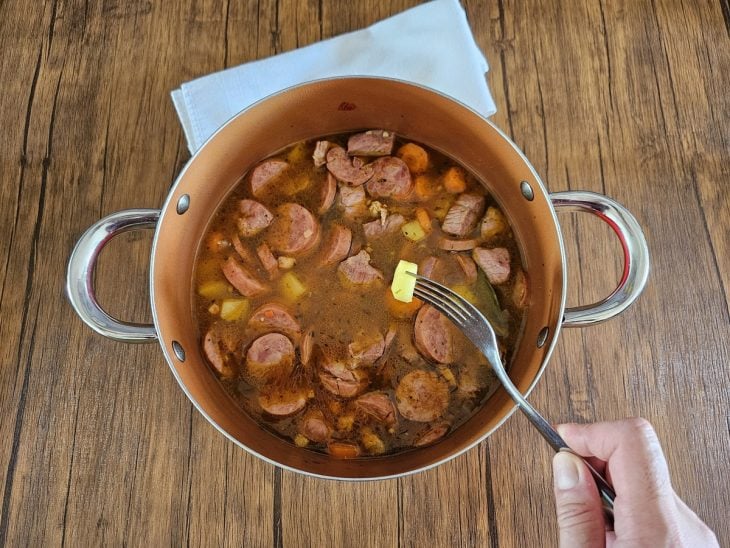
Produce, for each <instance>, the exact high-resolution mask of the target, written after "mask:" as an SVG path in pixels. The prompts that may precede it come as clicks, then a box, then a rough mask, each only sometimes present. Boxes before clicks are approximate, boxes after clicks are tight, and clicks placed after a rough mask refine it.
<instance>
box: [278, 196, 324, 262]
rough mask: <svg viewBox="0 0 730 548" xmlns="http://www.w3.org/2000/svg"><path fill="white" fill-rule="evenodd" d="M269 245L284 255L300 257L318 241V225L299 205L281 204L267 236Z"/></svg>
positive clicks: (312, 216) (307, 211)
mask: <svg viewBox="0 0 730 548" xmlns="http://www.w3.org/2000/svg"><path fill="white" fill-rule="evenodd" d="M267 237H268V241H269V245H270V246H271V248H272V249H273V250H274V251H277V252H279V253H282V254H284V255H302V254H304V253H306V252H307V251H310V250H311V249H312V248H314V246H316V245H317V242H318V241H319V223H318V222H317V220H316V219H315V218H314V215H312V214H311V213H310V212H309V210H307V209H306V208H304V207H302V206H300V205H299V204H294V203H289V204H282V205H280V206H279V207H278V208H276V218H275V219H274V222H273V223H272V224H271V227H270V228H269V232H268V234H267Z"/></svg>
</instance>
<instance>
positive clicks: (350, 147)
mask: <svg viewBox="0 0 730 548" xmlns="http://www.w3.org/2000/svg"><path fill="white" fill-rule="evenodd" d="M394 142H395V133H393V132H392V131H385V130H382V129H370V130H368V131H366V132H364V133H356V134H355V135H351V136H350V138H349V139H348V140H347V153H348V154H349V155H350V156H387V155H388V154H390V153H391V152H392V151H393V143H394Z"/></svg>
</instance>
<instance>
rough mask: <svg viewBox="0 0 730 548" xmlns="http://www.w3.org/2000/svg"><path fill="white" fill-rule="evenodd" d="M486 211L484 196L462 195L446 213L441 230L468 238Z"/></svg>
mask: <svg viewBox="0 0 730 548" xmlns="http://www.w3.org/2000/svg"><path fill="white" fill-rule="evenodd" d="M483 211H484V196H480V195H479V194H461V195H460V196H459V197H458V198H457V199H456V201H455V202H454V203H453V204H452V206H451V207H450V208H449V211H448V212H447V213H446V218H445V219H444V222H443V224H442V225H441V229H442V230H443V231H444V232H446V233H448V234H451V235H452V236H458V237H460V238H463V237H464V236H468V235H469V234H470V233H471V231H472V230H474V227H476V225H477V221H478V220H479V217H480V216H481V214H482V212H483Z"/></svg>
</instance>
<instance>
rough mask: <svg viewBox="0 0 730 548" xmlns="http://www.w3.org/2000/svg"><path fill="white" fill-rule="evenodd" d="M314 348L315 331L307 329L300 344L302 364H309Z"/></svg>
mask: <svg viewBox="0 0 730 548" xmlns="http://www.w3.org/2000/svg"><path fill="white" fill-rule="evenodd" d="M313 350H314V331H312V330H311V329H307V331H306V332H305V333H304V337H303V338H302V343H301V344H300V345H299V360H300V361H301V362H302V365H309V360H311V359H312V351H313Z"/></svg>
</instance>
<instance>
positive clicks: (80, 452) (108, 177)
mask: <svg viewBox="0 0 730 548" xmlns="http://www.w3.org/2000/svg"><path fill="white" fill-rule="evenodd" d="M414 3H415V2H411V1H401V0H393V1H377V2H376V1H374V0H367V1H365V0H362V1H360V0H353V1H352V2H348V3H346V4H344V3H340V2H336V1H333V0H298V1H297V0H289V1H280V2H278V1H275V0H260V1H258V2H246V1H244V0H230V1H229V2H226V1H224V0H200V1H195V0H182V1H180V2H163V1H161V0H103V1H96V2H94V1H78V0H68V1H65V0H50V1H46V2H42V3H41V2H38V3H33V4H30V3H28V2H26V1H25V0H0V53H1V55H0V82H2V97H1V98H0V142H1V143H2V146H1V147H0V234H1V236H0V280H2V282H1V284H2V285H1V288H0V322H1V324H0V341H2V342H1V343H0V499H1V500H2V506H1V508H0V546H2V545H7V546H25V545H32V546H48V545H59V544H60V545H68V546H87V545H132V546H139V545H145V546H147V545H151V546H160V545H168V544H172V545H182V544H188V545H195V546H198V545H214V546H219V545H247V546H268V545H274V546H299V545H303V546H395V545H405V546H433V545H435V546H495V547H496V546H550V545H554V544H555V543H556V540H557V528H556V521H555V516H554V504H553V499H552V479H551V468H550V458H551V453H550V451H549V449H548V447H547V446H546V445H545V443H544V442H543V441H542V440H541V439H540V438H539V437H538V435H537V434H536V433H535V432H534V431H533V430H532V429H531V427H530V426H529V424H528V423H527V421H526V420H525V419H524V418H523V417H521V416H514V417H512V418H511V419H510V420H509V421H508V422H507V423H506V424H505V425H504V427H502V428H501V429H500V430H499V431H498V432H497V433H496V434H494V435H493V436H492V437H490V438H489V439H488V440H487V441H485V442H483V443H482V444H480V445H479V446H478V447H477V448H475V449H473V450H472V451H469V452H468V453H466V454H465V455H463V456H461V457H459V458H457V459H455V460H453V461H452V462H450V463H448V464H445V465H443V466H440V467H438V468H436V469H434V470H431V471H428V472H425V473H421V474H418V475H415V476H411V477H406V478H402V479H398V480H391V481H382V482H372V483H357V484H355V483H340V482H333V481H322V480H316V479H311V478H306V477H303V476H300V475H297V474H294V473H290V472H283V471H281V470H279V469H277V468H275V467H274V466H272V465H269V464H267V463H264V462H263V461H261V460H259V459H257V458H255V457H252V456H250V455H248V454H247V453H245V452H244V451H242V450H240V449H238V448H237V447H235V446H234V445H233V444H232V443H230V442H229V441H227V440H226V439H225V438H223V437H222V436H221V435H220V434H218V433H217V432H216V431H215V430H214V428H213V427H212V426H210V425H209V424H208V423H207V422H206V421H205V420H204V419H203V418H202V417H201V415H200V414H199V413H198V412H197V411H195V410H194V409H193V408H192V405H191V404H190V402H189V401H188V400H187V398H186V397H185V395H184V394H183V392H182V391H181V390H180V389H179V388H178V386H177V383H176V382H175V380H174V378H173V376H172V375H171V374H170V371H169V369H168V367H167V366H166V364H165V362H164V359H163V357H162V353H161V352H160V350H159V348H158V347H157V346H156V345H142V346H134V345H125V344H121V343H116V342H112V341H109V340H105V339H103V338H102V337H100V336H98V335H95V334H94V333H92V331H91V330H90V329H88V328H86V327H85V326H84V325H83V324H82V323H81V322H80V320H78V318H77V317H76V316H75V314H74V313H73V311H72V309H71V308H70V306H69V304H68V303H67V301H66V299H65V298H64V294H63V285H64V275H65V262H66V260H67V257H68V255H69V252H70V250H71V248H72V246H73V244H74V242H75V241H76V239H77V238H78V237H79V235H80V234H81V233H82V231H83V230H84V229H85V228H86V227H87V226H89V225H90V224H92V223H93V222H95V221H96V220H97V219H99V218H100V217H102V216H104V215H106V214H108V213H111V212H113V211H117V210H120V209H124V208H130V207H157V206H159V205H161V204H162V202H163V200H164V198H165V195H166V193H167V190H168V188H169V185H170V184H171V182H172V181H173V180H174V177H175V175H176V173H178V172H179V170H180V169H181V167H182V165H183V164H184V163H185V161H186V160H187V159H188V157H189V155H188V152H187V149H186V146H185V142H184V138H183V135H182V131H181V128H180V125H179V123H178V120H177V117H176V115H175V112H174V109H173V107H172V103H171V101H170V99H169V95H168V94H169V91H170V90H171V89H173V88H175V87H177V86H178V85H179V84H180V83H181V82H183V81H186V80H190V79H192V78H194V77H196V76H200V75H203V74H207V73H209V72H212V71H215V70H219V69H222V68H224V67H227V66H233V65H237V64H239V63H242V62H246V61H251V60H255V59H261V58H264V57H267V56H269V55H272V54H275V53H277V52H283V51H287V50H290V49H293V48H296V47H299V46H303V45H306V44H309V43H312V42H315V41H318V40H320V39H322V38H328V37H331V36H335V35H337V34H340V33H343V32H346V31H350V30H355V29H358V28H361V27H363V26H366V25H368V24H370V23H373V22H375V21H377V20H379V19H382V18H384V17H387V16H389V15H391V14H394V13H397V12H399V11H401V10H403V9H405V8H407V7H409V6H411V5H412V4H414ZM464 7H465V9H466V11H467V15H468V18H469V22H470V25H471V28H472V29H473V31H474V34H475V37H476V39H477V42H478V43H479V46H480V47H481V48H482V49H483V51H484V52H485V54H486V56H487V58H488V60H489V62H490V65H491V68H490V71H489V73H488V77H487V78H488V82H489V84H490V86H491V89H492V91H493V93H494V96H495V100H496V103H497V106H498V112H497V114H496V115H495V116H494V118H493V119H494V121H495V123H496V124H497V125H498V126H500V127H501V128H503V129H504V130H505V132H506V133H508V134H509V135H510V136H511V137H512V138H513V139H514V140H515V142H516V143H517V144H518V145H519V146H520V147H521V148H522V149H523V150H524V151H525V152H526V154H527V156H528V157H529V158H530V159H531V161H532V163H533V164H534V166H535V167H536V169H537V171H538V172H539V173H540V174H541V175H542V177H543V180H544V181H545V182H546V184H547V185H548V187H549V188H550V190H552V191H556V190H564V189H568V188H570V189H588V190H593V191H596V192H601V193H605V194H607V195H609V196H612V197H614V198H616V199H618V200H619V201H620V202H622V203H623V204H625V205H626V206H627V207H628V208H629V209H630V210H631V211H632V212H633V213H634V214H635V215H636V216H637V217H638V219H639V220H640V222H641V224H642V226H643V227H644V230H645V232H646V236H647V239H648V242H649V246H650V249H651V254H652V273H651V279H650V282H649V284H648V286H647V288H646V290H645V292H644V295H643V296H642V297H641V299H640V300H639V301H638V303H637V304H636V305H635V306H633V307H632V308H631V309H629V310H628V311H626V312H625V313H624V314H622V315H621V316H620V317H618V318H616V319H614V320H612V321H610V322H607V323H605V324H601V325H598V326H594V327H591V328H585V329H575V330H565V331H563V333H562V335H561V340H560V342H559V345H558V347H557V351H556V352H555V354H554V357H553V360H552V363H551V364H550V367H549V368H548V370H547V372H546V374H545V375H544V377H543V378H542V380H541V381H540V383H539V385H538V387H537V389H536V390H535V392H534V394H533V396H532V398H531V399H532V401H533V403H534V404H535V406H536V407H537V408H538V409H540V410H542V411H543V412H544V414H545V415H546V416H547V417H549V418H551V419H552V420H553V421H555V422H560V421H570V420H574V421H581V422H583V421H595V420H604V419H614V418H621V417H628V416H635V415H641V416H644V417H646V418H648V419H649V420H650V421H652V422H653V423H654V425H655V427H656V429H657V431H658V433H659V437H660V439H661V441H662V443H663V446H664V449H665V451H666V454H667V458H668V461H669V465H670V469H671V472H672V475H673V482H674V486H675V488H676V490H677V492H678V493H679V494H680V496H682V497H683V498H684V500H685V501H686V502H687V503H688V504H689V506H691V507H692V508H694V509H695V510H696V511H697V513H698V514H699V515H700V516H701V517H702V518H703V519H704V520H705V521H706V522H707V523H708V524H709V525H710V526H711V527H712V528H713V529H714V530H715V531H716V532H717V535H718V537H719V539H720V542H721V544H724V545H727V544H730V526H729V525H728V520H727V515H728V508H730V484H729V483H728V481H727V469H728V464H730V432H729V430H730V396H729V391H730V388H729V387H730V369H729V368H728V364H729V363H730V259H729V257H730V190H729V189H730V163H729V161H728V160H729V157H730V94H729V93H728V91H727V90H728V89H730V39H729V36H730V31H729V26H728V25H729V24H730V7H729V6H728V2H727V0H706V1H704V0H703V1H695V0H617V1H608V0H590V1H589V0H585V1H577V0H568V1H561V0H535V1H534V2H532V1H531V2H524V1H522V0H493V1H488V2H476V1H473V0H469V1H466V2H465V3H464ZM584 217H585V216H567V215H566V216H561V223H562V226H563V233H564V236H565V241H566V244H567V251H568V254H569V258H570V277H569V284H570V302H571V303H572V304H577V303H587V302H589V301H593V300H596V299H598V298H600V297H602V296H603V295H605V294H606V293H608V292H609V291H610V290H611V289H612V286H613V283H615V280H616V279H617V276H618V272H619V266H620V265H619V261H618V249H617V245H616V243H615V242H614V241H613V239H612V238H611V236H610V234H609V231H608V230H607V229H606V228H605V227H604V226H602V225H601V224H599V223H598V222H597V221H594V220H592V219H586V218H584ZM150 243H151V234H150V233H144V232H142V233H133V234H130V235H125V236H122V237H120V238H118V239H117V240H116V241H114V242H113V243H112V244H111V245H110V246H109V247H108V249H107V250H106V251H105V252H104V255H103V257H102V260H101V262H100V265H99V268H98V272H97V285H98V289H99V294H100V298H101V300H102V303H103V304H104V305H105V306H107V308H108V309H109V310H110V311H111V312H112V313H113V314H116V315H118V316H120V317H122V318H124V319H130V320H131V319H135V320H140V321H141V320H145V319H147V320H148V321H149V318H150V313H149V304H148V294H147V284H146V276H147V274H148V272H147V262H148V254H149V247H150Z"/></svg>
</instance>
